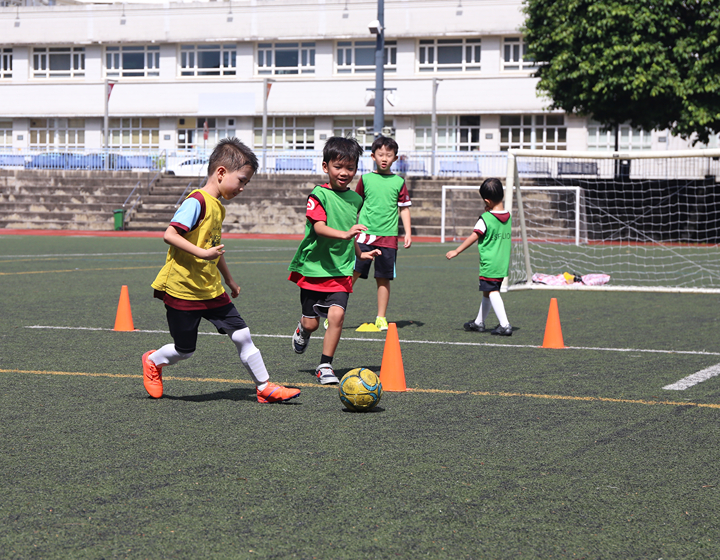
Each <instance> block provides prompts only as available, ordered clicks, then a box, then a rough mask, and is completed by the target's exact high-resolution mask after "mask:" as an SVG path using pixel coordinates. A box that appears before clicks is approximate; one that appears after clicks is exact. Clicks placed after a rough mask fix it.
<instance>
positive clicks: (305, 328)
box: [292, 288, 323, 354]
mask: <svg viewBox="0 0 720 560" xmlns="http://www.w3.org/2000/svg"><path fill="white" fill-rule="evenodd" d="M322 297H323V294H322V293H321V292H315V291H313V290H306V289H305V288H300V307H301V309H302V315H301V317H300V321H299V322H298V324H297V327H295V332H293V336H292V345H293V350H294V351H295V353H296V354H302V353H303V352H305V349H306V348H307V345H308V343H309V342H310V335H311V334H312V333H314V332H315V331H316V330H317V328H318V326H320V320H319V317H318V313H317V311H315V304H316V303H317V302H318V300H319V299H320V298H322Z"/></svg>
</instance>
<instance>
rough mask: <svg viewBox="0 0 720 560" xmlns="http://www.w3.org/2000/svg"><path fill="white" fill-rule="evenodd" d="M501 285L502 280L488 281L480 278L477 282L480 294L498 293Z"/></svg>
mask: <svg viewBox="0 0 720 560" xmlns="http://www.w3.org/2000/svg"><path fill="white" fill-rule="evenodd" d="M502 283H503V281H502V280H488V279H486V278H480V279H479V281H478V284H479V285H480V291H481V292H499V291H500V286H502Z"/></svg>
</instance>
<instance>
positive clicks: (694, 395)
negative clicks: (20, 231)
mask: <svg viewBox="0 0 720 560" xmlns="http://www.w3.org/2000/svg"><path fill="white" fill-rule="evenodd" d="M0 240H2V247H1V248H0V288H1V289H2V292H1V293H2V297H0V316H1V317H2V320H1V321H0V349H1V350H2V351H1V352H0V370H1V371H0V426H1V427H2V438H1V439H0V467H1V468H0V488H2V494H3V495H2V498H0V551H2V552H0V557H2V558H17V559H24V558H38V559H54V558H57V559H65V558H92V559H95V558H181V559H184V558H188V559H196V558H218V559H222V558H308V559H311V558H320V559H346V558H347V559H356V558H381V559H384V558H408V559H410V558H412V559H415V558H437V559H448V558H453V559H454V558H469V559H477V558H481V559H484V558H608V559H617V558H649V559H657V558H663V559H665V560H667V559H670V558H717V557H718V555H720V526H719V524H718V519H717V517H718V513H717V512H718V511H720V507H719V506H720V499H719V498H718V492H719V491H720V481H718V474H717V464H718V459H719V457H718V455H719V453H718V449H719V448H718V443H719V441H718V440H719V439H720V436H719V435H718V431H717V423H718V421H719V420H720V408H714V405H716V404H718V403H720V379H719V378H712V379H709V380H707V381H705V382H703V383H700V384H698V385H695V386H693V387H691V388H689V389H687V390H685V391H667V390H664V389H663V388H662V387H664V386H665V385H667V384H670V383H673V382H675V381H677V380H679V379H682V378H683V377H686V376H688V375H690V374H692V373H695V372H697V371H699V370H702V369H704V368H708V367H711V366H714V365H715V364H718V363H720V348H718V345H717V332H718V318H717V308H718V303H719V302H720V296H718V295H708V294H704V295H691V294H682V295H678V294H652V293H622V292H607V293H606V292H590V293H578V292H562V291H551V292H547V291H511V292H508V293H505V294H503V300H504V302H505V306H506V309H507V313H508V317H509V319H510V321H511V323H512V324H513V326H514V327H515V331H514V333H513V336H512V337H510V338H500V337H493V336H490V335H489V333H467V332H465V331H463V329H462V324H463V323H464V322H465V321H468V320H471V319H474V317H475V314H476V312H477V306H478V304H479V294H478V292H477V255H476V254H474V253H472V252H471V251H468V252H467V253H466V254H463V255H462V256H460V257H458V258H457V259H454V260H453V261H449V262H448V261H447V260H446V259H445V258H444V253H445V252H446V251H447V250H448V248H449V247H448V246H441V245H439V244H416V245H415V246H413V248H411V249H410V250H402V249H401V250H400V251H399V253H400V256H399V260H398V278H397V280H396V281H394V282H393V286H392V287H393V291H392V295H391V300H390V309H389V313H388V318H389V320H390V321H394V322H396V324H397V325H398V333H399V337H400V340H401V349H402V357H403V365H404V370H405V378H406V382H407V385H408V387H410V388H411V389H415V390H414V391H408V392H404V393H390V392H386V393H385V394H384V395H383V398H382V400H381V402H380V404H379V406H378V407H377V408H376V409H374V410H373V411H371V412H369V413H365V414H357V413H351V412H348V411H347V410H346V409H344V407H343V406H342V404H341V403H340V400H339V399H338V396H337V389H336V388H334V387H323V386H320V385H319V384H317V382H316V381H315V380H314V377H313V371H314V368H315V366H316V365H317V364H318V361H319V358H320V350H321V343H320V339H319V336H317V337H316V336H314V337H313V338H312V339H311V342H310V346H309V349H308V351H307V352H306V353H305V354H303V355H300V356H299V355H296V354H295V353H294V352H293V351H292V348H291V343H290V335H291V333H292V330H293V328H294V326H295V324H296V323H297V320H298V318H299V315H300V302H299V294H298V289H297V287H296V286H295V285H294V284H292V283H290V282H288V281H287V264H288V262H289V260H290V258H291V256H292V254H293V252H294V249H295V247H296V245H297V242H292V241H258V240H226V241H225V243H226V248H227V249H228V252H227V254H226V258H227V261H228V263H229V264H230V268H231V270H232V272H233V275H234V277H235V279H236V280H237V281H238V283H239V284H240V286H241V288H242V291H241V295H240V297H239V298H238V299H237V300H235V301H236V305H237V307H238V309H239V310H240V313H241V315H242V316H243V317H244V318H245V320H246V321H247V322H248V324H249V326H250V329H251V331H252V332H253V334H254V341H255V343H256V345H257V346H258V348H259V349H260V350H261V351H262V353H263V356H264V359H265V362H266V364H267V365H268V369H269V371H270V373H271V378H272V379H273V380H274V381H277V382H282V383H286V384H289V385H297V386H300V387H301V388H302V394H301V396H300V397H299V398H297V399H294V400H293V401H291V402H289V403H286V404H283V405H261V404H259V403H257V401H256V400H255V396H254V388H253V387H252V385H251V384H250V383H249V381H248V380H249V375H248V374H247V372H246V371H245V370H244V369H243V368H242V365H241V364H240V360H239V358H238V356H237V353H236V351H235V348H234V345H232V343H231V342H230V341H229V340H228V338H227V337H225V336H220V335H217V334H216V333H214V332H213V328H212V326H211V325H210V324H209V323H205V324H204V325H203V327H202V331H203V333H204V334H203V335H202V336H200V337H199V340H198V349H197V352H196V353H195V355H194V356H193V358H192V359H190V360H188V361H185V362H181V363H179V364H177V365H176V366H173V367H172V368H166V369H165V372H164V375H165V377H166V382H165V396H164V397H163V398H162V399H160V400H153V399H150V398H148V397H147V395H146V393H145V391H144V389H143V387H142V379H141V373H142V372H141V367H140V356H141V355H142V353H143V352H145V351H147V350H149V349H152V348H157V347H158V346H160V345H163V344H166V343H168V342H170V341H171V339H170V337H169V335H168V334H167V325H166V321H165V315H164V309H163V306H162V304H161V303H160V302H159V301H157V300H154V299H153V298H152V290H151V288H150V286H149V285H150V282H151V281H152V280H153V279H154V277H155V274H156V273H157V271H158V270H159V268H160V267H161V265H162V263H163V261H164V254H165V250H166V246H165V245H164V244H163V243H162V240H160V239H157V238H152V239H142V238H130V239H128V238H86V237H78V238H68V237H52V236H50V237H30V236H27V237H20V236H18V237H16V236H4V237H0ZM122 285H127V286H128V290H129V293H130V300H131V305H132V313H133V320H134V326H135V328H136V329H137V330H136V331H135V332H114V331H112V330H111V329H112V327H113V324H114V319H115V313H116V310H117V305H118V298H119V294H120V289H121V286H122ZM356 288H357V289H356V293H354V294H353V295H352V296H351V298H350V304H349V308H348V313H347V316H346V323H345V329H344V332H343V337H344V340H341V342H340V346H339V348H338V352H337V354H336V358H335V366H336V370H337V372H338V373H344V372H345V371H347V370H349V369H352V368H355V367H360V366H363V367H368V368H370V369H373V370H375V371H378V372H379V371H380V365H381V362H382V355H383V348H384V334H380V333H358V332H355V328H357V326H359V325H360V324H361V323H363V322H368V321H373V320H374V317H375V311H376V310H375V287H374V281H372V280H369V281H364V282H360V283H359V284H358V285H357V286H356ZM551 297H556V298H557V299H558V304H559V310H560V318H561V324H562V332H563V337H564V341H565V345H566V346H568V348H565V349H561V350H555V349H543V348H540V345H541V344H542V340H543V333H544V328H545V322H546V318H547V313H548V307H549V301H550V298H551ZM492 321H494V315H493V313H492V312H491V313H490V319H489V322H492ZM491 326H494V323H493V324H492V325H491ZM30 327H37V328H30ZM49 327H60V328H49ZM83 329H85V330H83ZM321 334H322V333H321V332H318V335H321ZM619 350H623V351H619ZM673 403H674V404H673ZM679 403H682V404H679ZM698 405H711V406H706V407H703V406H698Z"/></svg>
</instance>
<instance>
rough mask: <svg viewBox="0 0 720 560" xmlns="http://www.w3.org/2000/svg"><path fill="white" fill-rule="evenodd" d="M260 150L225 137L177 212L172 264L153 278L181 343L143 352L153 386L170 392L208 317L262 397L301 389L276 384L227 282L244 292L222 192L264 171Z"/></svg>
mask: <svg viewBox="0 0 720 560" xmlns="http://www.w3.org/2000/svg"><path fill="white" fill-rule="evenodd" d="M257 168H258V162H257V158H256V157H255V154H254V153H253V152H252V151H251V150H250V149H249V148H248V147H247V146H245V145H244V144H243V143H242V142H240V141H239V140H238V139H237V138H226V139H225V140H222V141H221V142H220V143H219V144H218V145H217V147H216V148H215V150H214V151H213V153H212V155H211V156H210V159H209V161H208V179H207V183H206V184H205V186H204V187H203V188H202V189H198V190H195V191H193V192H191V193H190V194H189V195H188V197H187V198H186V199H185V201H184V202H183V203H182V205H181V206H180V208H178V210H177V212H176V213H175V216H173V219H172V221H171V222H170V225H169V226H168V228H167V230H165V234H164V235H163V240H164V241H165V243H167V244H168V245H170V249H169V250H168V254H167V259H166V261H165V266H164V267H163V268H162V270H160V273H159V274H158V275H157V278H156V279H155V281H154V282H153V283H152V287H153V288H154V289H155V297H156V298H158V299H161V300H162V301H163V302H164V303H165V309H166V310H167V320H168V326H169V327H170V336H172V338H173V341H174V344H166V345H165V346H163V347H162V348H160V349H159V350H150V351H148V352H145V354H143V357H142V364H143V381H144V385H145V390H146V391H147V392H148V394H149V395H150V396H151V397H153V398H156V399H159V398H160V397H162V394H163V383H162V369H163V368H164V367H165V366H168V365H173V364H176V363H177V362H179V361H180V360H187V359H188V358H190V356H192V355H193V353H194V352H195V346H196V342H197V335H198V326H199V325H200V320H201V319H206V320H208V321H210V322H211V323H212V324H213V325H215V328H217V330H218V332H220V333H222V334H227V335H228V336H229V337H230V339H231V340H232V341H233V343H234V344H235V346H236V347H237V350H238V354H239V355H240V361H241V362H242V364H243V365H244V366H245V368H246V369H247V370H248V372H249V373H250V375H251V377H252V378H253V381H254V382H255V385H256V386H257V399H258V401H259V402H261V403H274V402H283V401H287V400H289V399H292V398H295V397H297V396H298V395H299V394H300V390H299V389H292V388H287V387H282V386H280V385H276V384H275V383H270V381H269V375H268V372H267V369H266V368H265V364H264V362H263V359H262V356H261V354H260V351H259V350H258V349H257V348H256V347H255V345H254V344H253V341H252V338H251V336H250V329H249V328H248V327H247V325H246V324H245V321H244V320H243V318H242V317H241V316H240V314H239V313H238V311H237V309H236V308H235V306H234V305H233V303H232V301H231V300H230V297H229V296H228V294H227V292H226V291H225V289H224V288H223V285H222V281H223V280H225V284H226V285H227V286H228V288H230V295H231V296H232V297H233V298H236V297H237V296H238V295H239V294H240V286H238V284H237V283H236V282H235V280H234V279H233V277H232V275H231V274H230V269H229V268H228V265H227V263H226V262H225V256H224V255H223V253H224V252H225V251H224V245H222V243H221V237H222V222H223V219H224V218H225V207H224V206H223V205H222V203H221V202H220V200H219V198H220V197H222V198H224V199H225V200H231V199H233V198H235V197H236V196H237V195H238V194H240V193H241V192H242V191H243V189H244V188H245V186H246V185H247V184H248V182H249V181H250V179H251V178H252V176H253V175H254V174H255V171H257Z"/></svg>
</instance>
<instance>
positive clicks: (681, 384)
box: [663, 364, 720, 391]
mask: <svg viewBox="0 0 720 560" xmlns="http://www.w3.org/2000/svg"><path fill="white" fill-rule="evenodd" d="M716 375H720V364H715V365H714V366H710V367H709V368H705V369H701V370H700V371H698V372H697V373H693V374H692V375H688V376H687V377H683V378H682V379H681V380H680V381H677V382H675V383H673V384H671V385H665V387H663V389H666V390H667V391H684V390H685V389H688V388H689V387H692V386H693V385H697V384H698V383H702V382H703V381H707V380H708V379H710V378H711V377H715V376H716Z"/></svg>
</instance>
